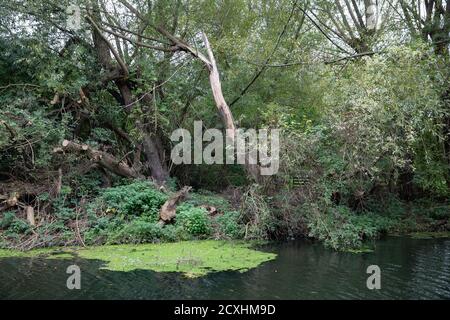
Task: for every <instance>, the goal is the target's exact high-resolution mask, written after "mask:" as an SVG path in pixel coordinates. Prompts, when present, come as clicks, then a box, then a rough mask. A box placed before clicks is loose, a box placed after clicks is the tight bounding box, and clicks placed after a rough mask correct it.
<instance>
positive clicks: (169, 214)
mask: <svg viewBox="0 0 450 320" xmlns="http://www.w3.org/2000/svg"><path fill="white" fill-rule="evenodd" d="M191 189H192V187H187V186H185V187H183V188H182V189H181V190H180V191H178V192H177V193H175V194H174V195H173V196H172V197H170V199H169V200H167V201H166V202H165V203H164V205H163V206H162V207H161V210H159V224H160V225H165V224H166V223H168V222H170V221H171V220H172V219H173V218H175V215H176V210H177V206H178V204H179V203H180V202H181V201H183V200H184V199H186V196H187V195H188V193H189V191H190V190H191Z"/></svg>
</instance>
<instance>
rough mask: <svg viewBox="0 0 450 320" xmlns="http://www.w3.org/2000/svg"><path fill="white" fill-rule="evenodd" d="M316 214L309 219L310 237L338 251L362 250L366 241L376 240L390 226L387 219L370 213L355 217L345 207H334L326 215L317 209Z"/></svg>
mask: <svg viewBox="0 0 450 320" xmlns="http://www.w3.org/2000/svg"><path fill="white" fill-rule="evenodd" d="M314 212H315V214H311V216H310V217H309V223H308V227H309V230H310V236H312V237H315V238H317V239H319V240H321V241H323V242H324V244H325V245H326V246H329V247H331V248H333V249H336V250H347V249H357V248H361V247H362V246H363V241H364V240H368V239H375V238H376V237H377V236H378V235H379V234H380V233H382V232H386V231H387V230H388V229H389V226H390V220H388V219H386V218H383V217H381V216H377V215H374V214H370V213H366V214H361V215H355V214H353V213H352V212H351V211H350V210H349V209H348V208H347V207H343V206H337V207H333V208H331V209H330V210H329V211H328V212H326V213H325V214H320V213H318V211H317V209H315V210H314Z"/></svg>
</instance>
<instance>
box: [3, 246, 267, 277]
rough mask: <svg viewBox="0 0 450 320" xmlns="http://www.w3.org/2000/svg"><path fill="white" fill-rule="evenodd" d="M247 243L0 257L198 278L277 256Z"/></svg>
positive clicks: (6, 252) (63, 250)
mask: <svg viewBox="0 0 450 320" xmlns="http://www.w3.org/2000/svg"><path fill="white" fill-rule="evenodd" d="M251 245H252V244H250V243H244V242H231V241H214V240H203V241H182V242H175V243H160V244H154V243H153V244H140V245H131V244H126V245H108V246H98V247H87V248H77V249H75V248H58V249H53V250H52V249H38V250H32V251H29V252H21V251H12V250H0V258H2V257H28V258H30V257H42V258H45V259H60V258H63V259H67V258H74V256H78V257H80V258H83V259H91V260H101V261H103V262H104V265H103V266H102V267H101V269H106V270H111V271H124V272H127V271H133V270H138V269H141V270H152V271H156V272H180V273H183V274H184V275H185V276H187V277H199V276H203V275H206V274H207V273H209V272H218V271H240V272H245V271H247V270H249V269H251V268H255V267H257V266H259V265H260V264H261V263H263V262H266V261H270V260H273V259H275V258H276V254H274V253H268V252H262V251H258V250H255V249H253V248H251Z"/></svg>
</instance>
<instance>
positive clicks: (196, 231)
mask: <svg viewBox="0 0 450 320" xmlns="http://www.w3.org/2000/svg"><path fill="white" fill-rule="evenodd" d="M176 223H177V225H181V226H183V228H185V229H186V230H187V231H188V232H189V233H190V234H191V235H193V236H206V235H208V234H210V233H211V223H210V220H209V217H208V212H207V211H206V210H205V209H204V208H199V207H193V206H192V205H188V204H187V205H181V206H179V207H178V208H177V216H176Z"/></svg>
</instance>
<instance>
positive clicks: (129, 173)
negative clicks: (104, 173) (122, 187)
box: [53, 140, 142, 178]
mask: <svg viewBox="0 0 450 320" xmlns="http://www.w3.org/2000/svg"><path fill="white" fill-rule="evenodd" d="M53 152H55V153H60V152H72V153H81V154H85V155H86V156H87V157H88V158H89V159H90V160H91V161H93V162H95V163H97V164H98V165H100V166H101V167H103V168H105V169H107V170H109V171H111V172H113V173H115V174H117V175H119V176H122V177H127V178H142V176H141V174H139V173H138V172H136V171H135V170H134V169H133V168H132V167H130V166H128V165H127V164H126V163H124V162H122V161H120V160H118V159H116V158H115V157H114V156H112V155H110V154H109V153H106V152H104V151H100V150H96V149H93V148H91V147H90V146H88V145H86V144H79V143H76V142H73V141H69V140H64V141H63V142H62V148H55V149H54V150H53Z"/></svg>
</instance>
